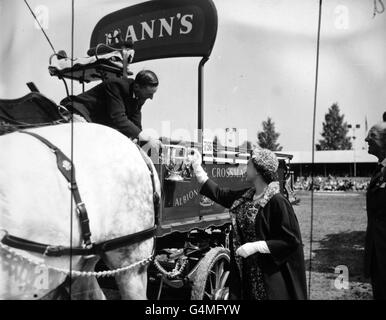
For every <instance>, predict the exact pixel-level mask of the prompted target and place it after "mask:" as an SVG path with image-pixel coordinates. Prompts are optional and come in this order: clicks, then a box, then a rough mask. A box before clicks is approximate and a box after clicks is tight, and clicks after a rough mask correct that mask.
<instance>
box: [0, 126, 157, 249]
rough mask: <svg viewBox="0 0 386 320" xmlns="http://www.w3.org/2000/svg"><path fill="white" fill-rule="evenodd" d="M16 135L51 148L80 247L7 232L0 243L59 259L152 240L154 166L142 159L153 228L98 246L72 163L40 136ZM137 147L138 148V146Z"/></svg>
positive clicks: (154, 229) (155, 201)
mask: <svg viewBox="0 0 386 320" xmlns="http://www.w3.org/2000/svg"><path fill="white" fill-rule="evenodd" d="M18 132H20V133H25V134H29V135H31V136H33V137H35V138H36V139H38V140H40V141H41V142H42V143H44V144H45V145H46V146H47V147H48V148H50V150H51V151H52V152H53V153H54V154H55V155H56V163H57V167H58V169H59V171H60V172H61V173H62V175H63V176H64V178H65V179H66V180H67V182H68V187H69V189H70V190H71V194H72V197H73V199H74V202H75V208H76V212H77V214H78V219H79V222H80V229H81V235H82V239H83V246H82V247H72V246H69V247H66V246H60V245H49V244H43V243H38V242H34V241H29V240H26V239H22V238H18V237H15V236H12V235H10V234H8V233H6V234H5V236H4V237H3V238H2V239H1V242H2V243H3V244H5V245H7V246H9V247H13V248H16V249H21V250H26V251H31V252H36V253H40V254H43V255H45V256H48V257H60V256H66V255H77V256H89V255H102V254H103V253H104V252H106V251H110V250H114V249H117V248H120V247H123V246H128V245H132V244H135V243H139V242H142V241H144V240H147V239H150V238H153V237H154V238H155V234H156V231H157V225H158V215H159V209H160V197H159V195H158V193H157V191H156V189H155V181H154V179H155V177H154V172H153V167H152V166H151V164H150V163H149V162H148V161H147V159H144V160H145V162H146V165H147V167H148V168H149V171H150V176H151V182H152V188H153V204H154V213H155V225H154V226H153V227H151V228H149V229H146V230H143V231H139V232H136V233H134V234H130V235H126V236H122V237H119V238H115V239H111V240H107V241H103V242H100V243H93V242H92V241H91V231H90V225H89V218H88V214H87V210H86V206H85V204H84V203H83V202H82V199H81V196H80V193H79V188H78V185H77V182H76V179H75V168H74V165H73V163H72V161H71V160H70V159H69V158H68V157H67V156H66V155H65V154H64V153H63V152H62V151H61V150H60V149H59V148H58V147H56V146H55V145H54V144H52V143H51V142H50V141H48V140H47V139H45V138H43V137H42V136H40V135H38V134H36V133H33V132H28V131H23V130H20V131H18ZM137 147H138V148H140V147H139V146H137ZM153 255H154V250H153Z"/></svg>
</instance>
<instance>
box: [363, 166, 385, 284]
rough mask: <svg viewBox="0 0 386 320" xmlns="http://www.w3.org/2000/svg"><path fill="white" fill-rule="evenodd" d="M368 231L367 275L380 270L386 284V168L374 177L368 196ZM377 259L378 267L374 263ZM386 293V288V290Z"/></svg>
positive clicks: (380, 275) (366, 243)
mask: <svg viewBox="0 0 386 320" xmlns="http://www.w3.org/2000/svg"><path fill="white" fill-rule="evenodd" d="M366 208H367V230H366V242H365V268H364V269H365V275H366V276H367V277H369V276H372V274H371V273H372V272H371V270H378V272H379V273H380V274H379V275H378V277H380V279H383V281H385V282H384V284H383V285H385V284H386V168H383V170H377V171H376V172H375V174H374V175H373V177H372V179H371V181H370V184H369V187H368V189H367V194H366ZM375 257H376V259H375V261H376V265H375V266H372V261H374V260H373V259H374V258H375ZM384 290H385V291H386V288H384Z"/></svg>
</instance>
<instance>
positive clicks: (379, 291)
mask: <svg viewBox="0 0 386 320" xmlns="http://www.w3.org/2000/svg"><path fill="white" fill-rule="evenodd" d="M370 277H371V286H372V287H373V299H374V300H386V270H385V269H384V268H380V266H379V264H378V262H377V257H376V255H375V253H373V256H372V259H371V274H370Z"/></svg>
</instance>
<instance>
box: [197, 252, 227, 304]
mask: <svg viewBox="0 0 386 320" xmlns="http://www.w3.org/2000/svg"><path fill="white" fill-rule="evenodd" d="M229 261H230V258H229V250H228V249H225V248H223V247H215V248H212V249H211V250H210V251H209V252H208V253H207V254H206V255H205V256H204V258H202V259H201V261H200V262H199V266H198V268H197V271H196V272H195V275H194V277H193V279H192V280H193V285H192V293H191V298H192V300H228V296H229V273H230V272H229Z"/></svg>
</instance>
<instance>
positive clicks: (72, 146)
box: [69, 0, 79, 300]
mask: <svg viewBox="0 0 386 320" xmlns="http://www.w3.org/2000/svg"><path fill="white" fill-rule="evenodd" d="M74 20H75V4H74V0H72V1H71V82H70V83H71V96H73V94H74V77H73V66H74V24H75V23H74ZM70 101H71V122H70V123H71V151H70V152H71V154H70V159H71V162H72V163H74V114H73V102H72V99H71V100H70ZM74 174H75V172H74V166H71V184H72V183H73V181H74V180H75V177H74ZM73 193H74V190H73V189H71V195H70V248H71V249H70V268H69V269H70V273H69V278H70V287H69V299H70V300H71V291H72V277H73V276H79V275H76V273H77V272H76V271H74V270H72V236H73V230H72V228H73V224H74V218H73V212H74V208H73V201H72V200H73Z"/></svg>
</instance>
